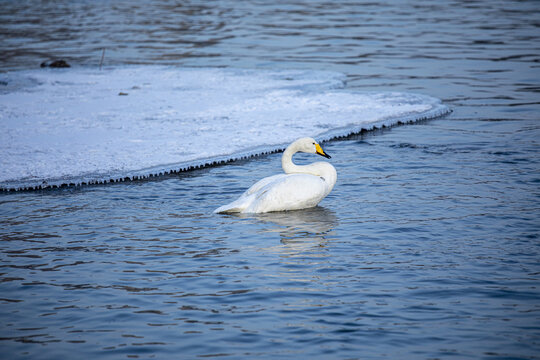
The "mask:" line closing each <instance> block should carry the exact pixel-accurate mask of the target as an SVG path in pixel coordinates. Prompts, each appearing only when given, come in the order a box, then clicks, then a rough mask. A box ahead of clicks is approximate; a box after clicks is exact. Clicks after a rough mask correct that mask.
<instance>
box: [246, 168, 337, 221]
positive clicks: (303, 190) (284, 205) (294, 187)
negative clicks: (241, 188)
mask: <svg viewBox="0 0 540 360" xmlns="http://www.w3.org/2000/svg"><path fill="white" fill-rule="evenodd" d="M263 180H264V179H263ZM252 194H253V193H252ZM325 195H326V185H325V183H324V180H323V179H321V178H320V177H318V176H315V175H309V174H289V175H285V176H281V177H279V178H275V179H273V180H272V181H270V182H268V183H267V184H266V185H265V186H262V187H259V188H258V191H257V192H256V198H255V199H253V201H252V203H251V204H250V205H249V206H248V207H247V208H246V210H245V212H253V213H261V212H269V211H283V210H297V209H305V208H309V207H313V206H316V205H317V204H318V203H319V202H320V201H321V200H322V199H323V198H324V197H325Z"/></svg>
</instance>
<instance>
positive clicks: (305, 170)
mask: <svg viewBox="0 0 540 360" xmlns="http://www.w3.org/2000/svg"><path fill="white" fill-rule="evenodd" d="M293 145H294V143H293V144H291V145H290V146H289V147H287V149H285V152H283V156H282V157H281V167H282V168H283V171H285V173H286V174H298V173H301V174H312V172H310V171H309V170H310V169H309V165H296V164H295V163H293V161H292V157H293V155H294V154H296V153H297V152H298V150H297V149H296V147H295V146H293Z"/></svg>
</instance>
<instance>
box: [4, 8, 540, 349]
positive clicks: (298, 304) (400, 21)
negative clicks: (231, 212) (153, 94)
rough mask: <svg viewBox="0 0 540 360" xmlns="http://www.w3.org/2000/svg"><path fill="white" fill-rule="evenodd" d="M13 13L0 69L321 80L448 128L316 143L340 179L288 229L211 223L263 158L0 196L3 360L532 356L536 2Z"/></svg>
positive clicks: (257, 221)
mask: <svg viewBox="0 0 540 360" xmlns="http://www.w3.org/2000/svg"><path fill="white" fill-rule="evenodd" d="M33 5H34V3H32V2H10V3H3V4H2V7H1V8H0V19H1V20H0V23H1V24H2V26H1V33H2V36H1V40H0V48H2V49H3V54H4V56H3V57H2V59H1V60H0V64H1V67H2V69H6V70H14V69H24V68H31V67H35V66H36V65H37V64H39V63H40V62H41V61H43V60H44V59H46V58H47V57H49V56H50V57H51V58H53V57H62V58H66V59H68V62H71V63H72V64H73V65H74V66H89V67H90V66H98V64H99V57H100V56H101V50H100V49H101V48H102V47H106V48H107V51H106V61H107V65H109V66H110V65H115V64H125V63H134V62H136V63H152V64H155V63H158V64H168V65H177V66H227V67H246V68H255V67H262V68H283V69H286V68H309V69H325V70H328V69H330V70H334V71H341V72H344V73H345V74H347V77H348V89H349V90H354V89H358V90H374V91H388V90H398V91H412V92H420V93H425V94H428V95H432V96H437V97H439V98H441V99H443V101H444V102H445V103H446V104H448V105H450V106H451V107H452V108H453V110H454V111H453V113H452V114H451V115H449V116H447V117H445V118H443V119H439V120H434V121H429V122H422V123H419V124H416V125H407V126H401V127H394V128H391V129H384V130H380V131H375V132H370V133H365V134H362V135H359V136H356V137H351V138H348V139H344V140H340V141H333V142H330V143H326V144H324V148H325V150H326V151H327V152H328V153H329V154H331V155H332V156H333V157H332V160H331V161H332V163H333V164H334V165H335V166H336V168H337V170H338V183H337V185H336V187H335V189H334V191H333V192H332V193H331V194H330V195H329V196H328V198H326V199H325V200H324V201H323V202H322V203H321V206H319V207H317V208H314V209H310V210H304V211H297V212H294V213H292V212H291V213H277V214H266V215H261V216H240V217H238V216H222V215H214V214H212V210H213V209H214V208H216V207H217V206H219V205H221V204H223V203H225V202H228V201H229V200H230V199H232V198H234V197H236V196H237V195H238V194H239V193H240V192H241V191H242V189H245V188H246V187H247V186H249V185H250V184H251V183H253V182H254V181H255V180H257V179H259V178H261V177H263V176H267V175H270V174H274V173H276V172H277V171H280V161H279V160H280V155H279V154H274V155H269V156H264V157H259V158H257V159H254V160H251V161H243V162H236V163H233V164H230V165H226V166H221V167H215V168H210V169H205V170H198V171H192V172H189V173H184V174H182V175H178V176H169V177H163V178H160V179H158V180H152V181H140V182H131V183H124V184H113V185H108V186H88V187H81V188H71V189H64V190H58V191H42V192H26V193H9V194H2V196H1V197H0V212H1V214H2V216H1V220H0V221H1V224H0V228H1V230H0V233H1V236H2V242H1V254H2V255H1V259H2V262H1V265H0V266H1V269H0V273H1V274H2V275H1V277H2V282H1V285H0V286H1V287H0V289H1V295H0V298H2V302H1V306H0V316H1V319H2V321H1V324H2V325H1V327H0V339H1V340H0V346H1V349H2V352H3V356H4V357H5V358H32V359H34V358H35V359H49V358H65V357H70V356H72V354H74V353H77V355H78V356H81V357H87V358H93V357H97V356H99V357H100V358H111V359H113V358H114V359H116V358H126V357H128V358H137V357H138V358H165V359H168V358H174V357H176V358H189V359H191V358H201V357H202V358H204V357H210V358H218V357H221V358H225V359H227V358H231V359H236V358H260V359H276V358H292V357H295V358H313V359H335V358H339V359H346V358H353V359H380V358H389V359H395V358H411V359H433V358H458V359H467V358H470V359H478V358H485V359H537V358H539V356H538V354H539V353H540V329H539V326H538V324H539V323H540V322H539V316H538V313H539V310H540V306H539V302H538V299H539V295H540V291H539V290H538V285H539V281H538V275H539V274H540V266H539V242H538V234H539V231H540V223H539V221H538V219H539V215H540V209H539V206H538V199H539V196H540V191H539V187H538V185H539V183H540V177H539V171H538V169H539V162H540V155H539V152H538V138H539V133H540V132H539V126H538V114H539V110H540V106H539V104H538V89H539V87H538V84H539V79H540V77H539V70H538V61H539V56H538V54H539V53H540V51H539V47H540V45H539V44H540V41H538V40H539V37H540V36H539V35H540V34H539V30H538V26H539V23H538V19H537V17H536V16H534V14H535V13H536V12H537V10H538V4H537V2H535V1H521V2H491V1H478V2H473V3H470V2H459V1H454V2H431V1H422V2H420V1H418V2H403V3H402V2H393V3H392V4H390V5H388V4H382V3H381V4H379V3H376V2H375V3H374V2H371V3H365V4H362V3H356V2H340V3H334V2H332V3H325V2H322V1H317V2H305V3H304V2H295V3H292V4H290V3H289V4H287V5H283V4H279V3H275V2H272V3H270V2H268V3H267V2H250V3H247V4H241V5H240V4H237V3H236V2H234V3H233V2H227V1H224V2H212V3H206V2H204V3H196V2H195V3H187V4H186V5H182V6H173V5H172V4H169V3H167V2H157V3H153V5H151V6H150V5H146V3H145V2H117V3H115V4H109V3H108V2H88V3H87V2H83V1H77V2H65V3H62V2H60V3H59V2H55V3H46V4H41V7H39V8H37V7H36V6H33ZM299 161H300V162H307V161H310V158H309V157H307V156H304V157H299Z"/></svg>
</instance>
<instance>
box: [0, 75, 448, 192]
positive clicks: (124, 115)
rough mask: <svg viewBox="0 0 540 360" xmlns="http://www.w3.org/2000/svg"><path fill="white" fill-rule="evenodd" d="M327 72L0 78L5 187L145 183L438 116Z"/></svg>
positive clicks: (412, 99) (417, 98)
mask: <svg viewBox="0 0 540 360" xmlns="http://www.w3.org/2000/svg"><path fill="white" fill-rule="evenodd" d="M344 81H345V76H344V75H343V74H340V73H335V72H327V71H301V70H291V71H283V70H280V71H267V70H238V69H219V68H189V69H186V68H174V67H157V66H129V67H119V68H111V69H104V70H102V71H99V70H94V69H74V68H71V69H65V70H64V69H62V70H60V69H46V70H44V69H39V70H29V71H16V72H9V73H3V74H0V168H1V171H0V187H1V188H3V189H12V188H13V189H15V188H25V187H36V186H51V185H60V184H64V183H75V184H77V183H81V182H89V183H92V182H99V181H103V180H109V179H122V178H125V177H133V176H145V175H149V174H157V173H160V172H165V171H170V170H180V169H185V168H188V167H189V166H197V165H204V164H208V163H212V162H213V161H221V160H229V159H236V158H240V157H242V156H246V155H250V154H257V153H262V152H267V151H272V150H277V149H280V148H283V147H284V146H285V145H287V144H288V143H290V142H291V141H293V140H295V139H296V138H298V137H301V136H311V137H315V138H317V139H318V140H320V141H323V140H328V139H331V138H334V137H336V136H343V135H347V134H350V133H352V132H358V131H360V130H361V129H371V128H373V127H379V126H381V125H392V124H395V123H397V122H399V121H401V122H409V121H415V120H418V119H424V118H431V117H435V116H440V115H442V114H444V113H446V112H447V111H448V108H447V107H446V106H444V105H443V104H441V102H440V101H439V100H438V99H435V98H432V97H429V96H425V95H418V94H410V93H396V92H385V93H381V92H378V93H376V92H356V91H350V90H346V89H345V88H344Z"/></svg>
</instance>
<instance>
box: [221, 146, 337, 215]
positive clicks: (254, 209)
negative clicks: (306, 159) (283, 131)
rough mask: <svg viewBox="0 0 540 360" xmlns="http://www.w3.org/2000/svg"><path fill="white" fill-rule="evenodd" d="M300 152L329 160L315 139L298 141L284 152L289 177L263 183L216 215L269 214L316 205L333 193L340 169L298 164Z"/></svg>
mask: <svg viewBox="0 0 540 360" xmlns="http://www.w3.org/2000/svg"><path fill="white" fill-rule="evenodd" d="M297 152H306V153H312V154H319V155H322V156H325V157H328V158H329V156H328V155H327V154H325V153H324V151H323V150H322V148H321V147H320V145H319V144H317V142H316V141H315V140H314V139H312V138H301V139H298V140H296V141H295V142H293V143H292V144H291V145H289V146H288V147H287V149H286V150H285V152H284V153H283V156H282V159H281V163H282V167H283V170H284V171H285V174H279V175H274V176H269V177H266V178H264V179H261V180H259V181H258V182H256V183H255V184H254V185H253V186H251V187H250V188H249V189H248V190H246V192H244V193H243V194H242V195H241V196H240V197H239V198H238V199H237V200H235V201H233V202H232V203H230V204H227V205H224V206H221V207H219V208H218V209H216V210H215V212H216V213H265V212H271V211H285V210H298V209H305V208H310V207H313V206H316V205H317V204H318V203H319V202H320V201H321V200H322V199H324V198H325V197H326V195H328V194H329V193H330V191H332V188H333V187H334V185H335V183H336V180H337V172H336V169H335V168H334V167H333V166H332V165H330V164H329V163H327V162H315V163H312V164H309V165H296V164H294V163H293V162H292V156H293V155H294V154H295V153H297Z"/></svg>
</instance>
